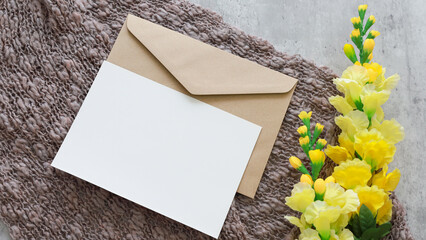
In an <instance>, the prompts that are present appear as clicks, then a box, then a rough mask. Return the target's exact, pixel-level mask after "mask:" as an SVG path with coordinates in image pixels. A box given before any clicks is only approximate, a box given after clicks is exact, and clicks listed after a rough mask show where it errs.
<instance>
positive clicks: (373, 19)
mask: <svg viewBox="0 0 426 240" xmlns="http://www.w3.org/2000/svg"><path fill="white" fill-rule="evenodd" d="M368 21H370V22H372V23H375V22H376V18H375V17H374V16H373V15H371V16H370V17H369V18H368Z"/></svg>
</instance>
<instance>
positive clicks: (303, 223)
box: [284, 214, 311, 232]
mask: <svg viewBox="0 0 426 240" xmlns="http://www.w3.org/2000/svg"><path fill="white" fill-rule="evenodd" d="M284 218H285V219H287V220H288V221H289V222H290V223H291V224H294V225H296V226H297V227H298V228H299V229H300V231H301V232H303V230H305V229H307V228H310V227H311V224H308V223H307V222H306V220H305V216H303V214H302V216H300V218H297V217H293V216H285V217H284Z"/></svg>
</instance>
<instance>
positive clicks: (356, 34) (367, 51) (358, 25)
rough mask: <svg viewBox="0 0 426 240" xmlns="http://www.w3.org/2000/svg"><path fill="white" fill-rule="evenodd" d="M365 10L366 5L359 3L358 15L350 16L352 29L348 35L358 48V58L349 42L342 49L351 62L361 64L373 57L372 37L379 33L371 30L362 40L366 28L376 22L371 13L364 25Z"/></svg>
mask: <svg viewBox="0 0 426 240" xmlns="http://www.w3.org/2000/svg"><path fill="white" fill-rule="evenodd" d="M366 11H367V5H360V6H359V7H358V15H359V16H358V17H353V18H351V22H352V25H353V26H354V30H352V33H351V35H350V38H351V40H352V42H353V43H354V44H355V46H356V47H357V48H358V50H359V60H358V57H357V56H356V54H355V49H354V47H353V46H352V45H351V44H345V46H344V47H343V51H344V52H345V55H346V56H347V57H348V58H349V60H351V62H352V63H357V62H358V63H359V64H360V65H363V64H364V63H369V62H370V61H371V60H372V59H373V49H374V45H375V43H374V39H375V38H376V37H377V36H379V35H380V32H378V31H375V30H372V31H370V33H369V34H368V35H367V38H366V39H365V41H364V37H365V35H366V34H367V32H368V30H369V29H370V28H371V26H373V24H374V23H375V22H376V18H375V17H374V16H373V15H371V16H370V17H369V18H368V19H367V21H366V23H365V25H364V17H365V12H366Z"/></svg>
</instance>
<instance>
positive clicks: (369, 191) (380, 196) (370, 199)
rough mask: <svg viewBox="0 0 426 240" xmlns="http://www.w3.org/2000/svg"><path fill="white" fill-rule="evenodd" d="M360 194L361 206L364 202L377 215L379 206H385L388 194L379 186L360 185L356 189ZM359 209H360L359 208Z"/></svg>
mask: <svg viewBox="0 0 426 240" xmlns="http://www.w3.org/2000/svg"><path fill="white" fill-rule="evenodd" d="M354 191H355V192H356V193H357V194H358V198H359V201H360V206H362V205H363V204H364V205H365V206H367V207H368V209H370V211H371V212H372V213H373V215H375V214H376V213H377V210H379V208H381V207H383V205H384V204H385V200H386V198H387V197H388V195H387V194H386V193H385V191H383V189H380V188H378V187H377V186H374V185H373V186H371V187H368V186H358V187H356V188H355V189H354ZM358 211H359V209H358Z"/></svg>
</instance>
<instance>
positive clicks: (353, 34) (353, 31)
mask: <svg viewBox="0 0 426 240" xmlns="http://www.w3.org/2000/svg"><path fill="white" fill-rule="evenodd" d="M360 34H361V33H360V32H359V29H354V30H352V33H351V38H352V37H355V38H357V37H359V36H360Z"/></svg>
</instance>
